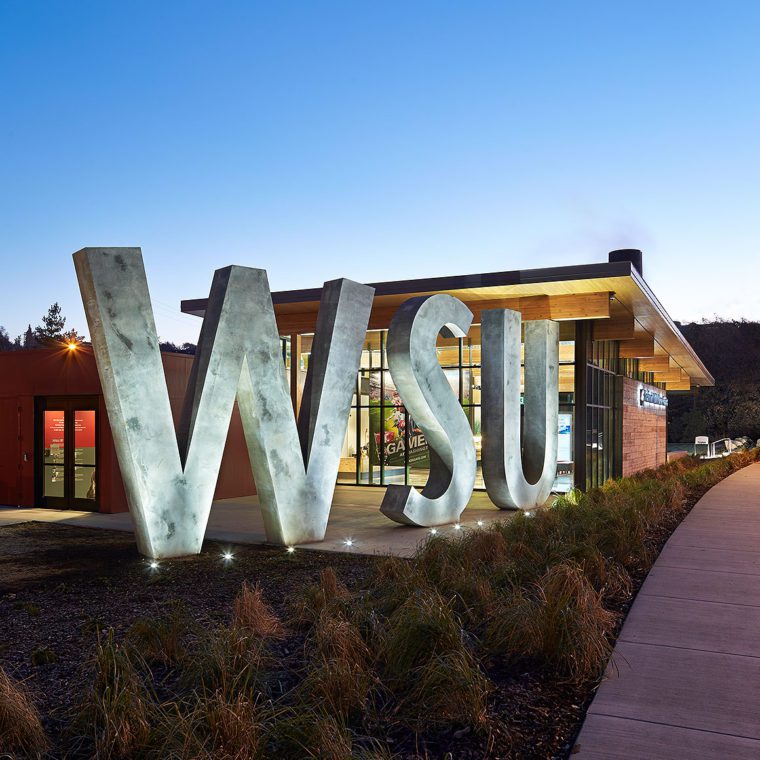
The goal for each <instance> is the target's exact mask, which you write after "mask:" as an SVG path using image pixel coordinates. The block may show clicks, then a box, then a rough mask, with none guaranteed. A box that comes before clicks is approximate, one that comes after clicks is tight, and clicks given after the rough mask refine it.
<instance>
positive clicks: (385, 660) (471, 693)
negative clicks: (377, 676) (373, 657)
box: [380, 590, 489, 729]
mask: <svg viewBox="0 0 760 760" xmlns="http://www.w3.org/2000/svg"><path fill="white" fill-rule="evenodd" d="M465 636H466V634H465V631H464V629H463V627H462V625H461V623H460V621H459V620H458V618H457V617H456V615H455V613H454V611H453V609H452V606H451V604H450V603H447V602H446V601H445V600H444V599H443V597H441V595H440V594H438V593H437V592H436V591H428V590H423V591H421V592H417V593H416V594H414V595H412V596H411V597H410V598H409V599H407V601H406V602H404V604H403V605H401V606H400V607H399V608H398V609H397V610H396V611H395V612H394V613H393V615H391V617H390V619H389V621H388V628H387V631H386V635H385V640H384V642H383V647H382V650H381V655H380V659H381V662H382V665H383V668H384V671H385V674H386V677H387V685H388V687H389V688H390V689H391V691H392V692H393V694H394V696H395V698H396V700H397V703H398V708H397V710H398V712H399V714H400V715H401V716H402V717H403V718H404V719H405V720H406V721H407V722H408V723H409V724H411V725H413V726H414V727H416V728H418V729H425V728H438V727H440V726H441V725H444V724H447V723H451V722H454V723H464V724H466V725H469V726H472V727H475V728H478V727H480V726H482V725H483V723H484V721H485V718H486V700H487V697H488V690H489V681H488V679H487V678H486V677H485V676H484V675H483V673H482V672H481V671H480V668H479V667H478V664H477V661H476V660H475V657H474V655H473V654H472V652H471V651H470V648H469V647H468V645H467V642H466V640H465Z"/></svg>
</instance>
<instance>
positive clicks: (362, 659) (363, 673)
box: [300, 610, 376, 720]
mask: <svg viewBox="0 0 760 760" xmlns="http://www.w3.org/2000/svg"><path fill="white" fill-rule="evenodd" d="M309 647H310V648H311V649H312V650H313V659H312V661H311V663H310V664H309V668H308V672H307V675H306V677H305V678H304V680H303V682H302V683H301V688H300V696H301V699H302V701H304V702H305V703H306V704H309V705H313V706H319V705H321V706H322V707H323V708H324V709H326V710H327V712H329V713H330V714H331V715H335V716H336V717H339V718H342V719H344V720H347V719H349V718H351V717H356V716H359V715H361V714H363V713H364V711H365V710H366V709H367V702H368V699H369V695H370V690H371V689H372V687H373V685H374V684H375V682H376V678H375V675H374V672H373V670H372V656H371V653H370V649H369V647H368V646H367V644H366V643H365V641H364V639H363V638H362V635H361V632H360V631H359V629H358V628H357V626H356V625H354V624H353V623H352V622H350V621H349V620H348V619H347V618H346V617H345V616H344V615H343V614H341V613H339V612H338V613H331V612H330V611H329V610H324V611H323V612H322V614H321V615H320V618H319V620H318V621H317V623H316V625H315V626H314V629H313V630H312V635H311V637H310V641H309Z"/></svg>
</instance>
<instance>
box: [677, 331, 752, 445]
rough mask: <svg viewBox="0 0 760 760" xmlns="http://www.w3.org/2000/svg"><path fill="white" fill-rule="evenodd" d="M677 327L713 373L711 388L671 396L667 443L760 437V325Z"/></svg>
mask: <svg viewBox="0 0 760 760" xmlns="http://www.w3.org/2000/svg"><path fill="white" fill-rule="evenodd" d="M679 327H680V328H681V332H682V333H683V334H684V335H685V336H686V340H688V341H689V343H691V345H692V348H693V349H694V350H695V351H696V352H697V354H698V356H699V357H700V358H701V359H702V361H703V362H704V363H705V366H706V367H707V369H708V370H710V372H711V373H712V375H713V377H714V378H715V387H714V388H703V389H701V390H698V391H694V392H692V393H690V394H675V393H674V394H669V398H670V406H669V413H668V424H669V427H668V438H669V440H670V441H672V442H684V443H688V442H693V441H694V437H695V436H697V435H709V436H710V438H722V437H724V436H731V437H732V438H735V437H737V436H740V435H748V436H749V437H750V438H752V439H753V440H757V439H758V438H760V322H746V321H722V320H719V321H715V322H695V323H692V324H686V325H679Z"/></svg>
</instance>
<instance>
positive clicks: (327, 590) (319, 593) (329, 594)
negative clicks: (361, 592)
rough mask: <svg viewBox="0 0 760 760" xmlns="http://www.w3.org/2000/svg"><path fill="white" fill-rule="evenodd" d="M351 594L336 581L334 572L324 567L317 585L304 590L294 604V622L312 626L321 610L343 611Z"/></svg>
mask: <svg viewBox="0 0 760 760" xmlns="http://www.w3.org/2000/svg"><path fill="white" fill-rule="evenodd" d="M350 598H351V594H350V593H349V591H348V589H347V588H346V587H345V585H344V584H343V583H342V582H341V581H340V580H338V576H337V575H336V574H335V570H333V568H331V567H326V568H325V569H324V570H322V572H321V573H320V574H319V583H318V584H315V585H312V586H309V587H307V588H306V590H305V591H304V593H303V594H302V596H301V598H300V599H299V601H298V602H297V604H296V610H295V617H296V621H297V622H298V623H299V624H301V625H305V626H309V625H313V624H314V623H315V622H316V621H317V620H318V619H319V617H320V615H321V614H322V612H323V610H326V609H331V610H336V609H337V610H341V609H344V608H345V606H346V604H347V602H348V601H349V600H350Z"/></svg>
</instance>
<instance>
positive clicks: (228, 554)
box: [222, 552, 235, 562]
mask: <svg viewBox="0 0 760 760" xmlns="http://www.w3.org/2000/svg"><path fill="white" fill-rule="evenodd" d="M234 556H235V555H234V554H233V553H232V552H224V554H222V559H223V560H224V561H225V562H231V561H232V558H233V557H234Z"/></svg>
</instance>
